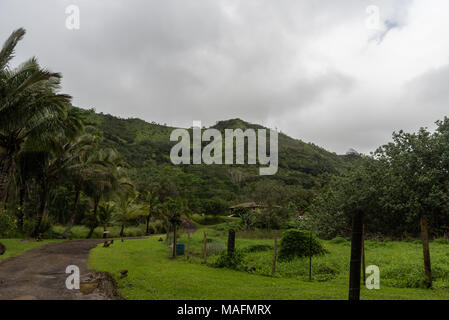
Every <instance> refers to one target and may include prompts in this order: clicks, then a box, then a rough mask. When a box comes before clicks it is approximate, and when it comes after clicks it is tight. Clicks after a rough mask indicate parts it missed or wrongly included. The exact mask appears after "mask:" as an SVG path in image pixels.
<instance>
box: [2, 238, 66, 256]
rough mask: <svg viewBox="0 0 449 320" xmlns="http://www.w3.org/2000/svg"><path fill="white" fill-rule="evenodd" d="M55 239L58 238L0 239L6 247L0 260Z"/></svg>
mask: <svg viewBox="0 0 449 320" xmlns="http://www.w3.org/2000/svg"><path fill="white" fill-rule="evenodd" d="M55 241H58V240H43V241H35V240H20V239H0V242H1V243H3V244H4V245H5V247H6V252H5V253H4V254H3V255H1V256H0V261H2V260H5V259H6V258H10V257H14V256H17V255H19V254H21V253H24V252H25V251H27V250H30V249H33V248H35V247H37V246H41V245H44V244H46V243H50V242H55ZM59 241H60V240H59Z"/></svg>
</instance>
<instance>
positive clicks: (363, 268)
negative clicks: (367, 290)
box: [362, 225, 366, 283]
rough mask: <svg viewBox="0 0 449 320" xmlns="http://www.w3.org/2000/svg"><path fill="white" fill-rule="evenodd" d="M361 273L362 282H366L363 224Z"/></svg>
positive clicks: (363, 230)
mask: <svg viewBox="0 0 449 320" xmlns="http://www.w3.org/2000/svg"><path fill="white" fill-rule="evenodd" d="M362 274H363V283H365V282H366V267H365V225H363V227H362Z"/></svg>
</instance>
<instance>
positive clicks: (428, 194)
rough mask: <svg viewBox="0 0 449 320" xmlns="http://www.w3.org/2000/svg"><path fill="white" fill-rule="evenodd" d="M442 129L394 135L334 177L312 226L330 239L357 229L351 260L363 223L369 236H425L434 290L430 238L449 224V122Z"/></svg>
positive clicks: (426, 259) (309, 220)
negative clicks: (391, 139) (391, 138)
mask: <svg viewBox="0 0 449 320" xmlns="http://www.w3.org/2000/svg"><path fill="white" fill-rule="evenodd" d="M436 124H437V129H436V131H435V132H430V131H428V130H427V129H425V128H421V129H420V130H419V131H418V132H416V133H406V132H403V131H399V132H397V133H394V134H393V141H392V142H390V143H388V144H386V145H384V146H382V147H380V148H379V149H377V150H376V152H374V153H373V155H372V156H371V157H362V158H360V159H359V160H358V161H356V165H355V167H354V168H352V170H351V171H349V172H347V173H346V174H344V175H342V176H340V177H336V178H334V180H333V181H332V182H331V183H330V184H329V186H328V187H327V189H326V190H325V192H323V193H322V194H321V195H319V196H318V197H317V198H316V199H315V201H314V202H313V203H312V205H311V207H310V214H309V215H308V217H307V219H306V223H307V224H308V226H309V227H310V228H312V229H314V230H315V231H317V232H318V234H320V235H321V236H324V237H327V238H331V237H334V236H337V235H348V233H349V232H350V230H352V233H353V235H352V237H353V239H355V241H354V242H353V244H352V246H353V248H354V250H353V251H354V252H352V253H353V254H354V257H353V256H351V260H353V258H354V260H358V259H359V258H358V257H359V249H358V247H359V238H360V237H359V236H358V233H360V232H361V224H362V223H363V222H364V223H365V224H366V228H367V230H368V231H370V232H373V233H377V234H384V235H389V236H393V237H403V236H407V235H416V234H418V233H421V239H422V246H423V257H424V271H425V275H426V279H427V281H426V284H427V286H429V287H430V286H431V285H432V273H431V263H430V249H429V238H430V234H431V232H432V233H433V234H435V235H438V234H442V232H443V230H442V229H441V227H442V226H445V225H448V223H449V201H448V200H449V193H448V191H449V119H448V118H444V119H443V120H442V121H438V122H437V123H436ZM351 224H352V226H351ZM360 239H361V238H360ZM352 253H351V254H352ZM357 270H360V267H359V266H354V272H359V271H357ZM355 278H357V276H355ZM355 278H354V279H355ZM354 281H356V280H354Z"/></svg>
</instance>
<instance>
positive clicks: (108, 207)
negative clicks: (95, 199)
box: [98, 202, 115, 238]
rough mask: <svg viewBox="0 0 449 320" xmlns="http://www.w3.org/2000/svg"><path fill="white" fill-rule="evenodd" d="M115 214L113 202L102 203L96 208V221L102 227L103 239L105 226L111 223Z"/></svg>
mask: <svg viewBox="0 0 449 320" xmlns="http://www.w3.org/2000/svg"><path fill="white" fill-rule="evenodd" d="M114 212H115V204H114V203H113V202H106V203H102V204H100V205H99V206H98V219H99V221H100V224H101V225H102V226H103V238H106V231H107V226H108V224H109V223H110V222H111V219H112V216H113V214H114Z"/></svg>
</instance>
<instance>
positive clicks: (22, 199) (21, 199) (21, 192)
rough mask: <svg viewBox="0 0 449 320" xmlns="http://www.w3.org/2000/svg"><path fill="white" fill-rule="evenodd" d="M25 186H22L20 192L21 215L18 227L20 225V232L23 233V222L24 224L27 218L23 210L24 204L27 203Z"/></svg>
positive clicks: (19, 215)
mask: <svg viewBox="0 0 449 320" xmlns="http://www.w3.org/2000/svg"><path fill="white" fill-rule="evenodd" d="M25 191H26V189H25V186H24V185H23V184H22V185H21V186H20V191H19V214H18V225H19V230H20V231H21V232H22V231H23V222H24V217H25V213H24V209H23V204H24V202H25Z"/></svg>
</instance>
